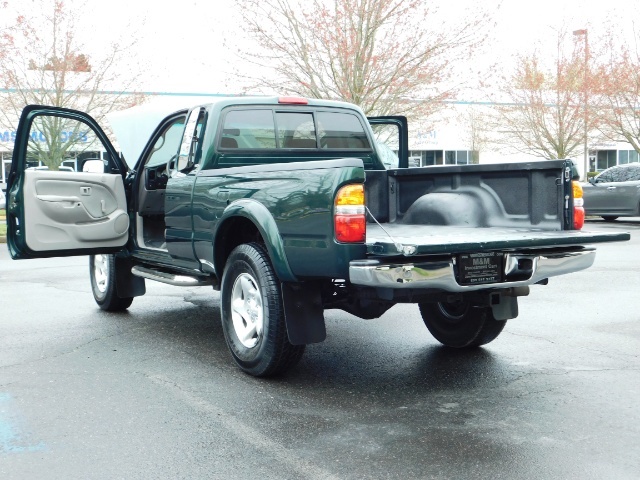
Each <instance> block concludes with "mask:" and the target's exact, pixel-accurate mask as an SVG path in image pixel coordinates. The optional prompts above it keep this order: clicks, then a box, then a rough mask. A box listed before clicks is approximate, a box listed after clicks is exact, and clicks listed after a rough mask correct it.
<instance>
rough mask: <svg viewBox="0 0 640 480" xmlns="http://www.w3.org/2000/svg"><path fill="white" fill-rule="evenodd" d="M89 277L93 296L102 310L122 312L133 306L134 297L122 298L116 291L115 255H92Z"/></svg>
mask: <svg viewBox="0 0 640 480" xmlns="http://www.w3.org/2000/svg"><path fill="white" fill-rule="evenodd" d="M89 277H90V278H91V290H92V291H93V298H94V299H95V301H96V303H97V304H98V306H99V307H100V308H101V309H102V310H106V311H108V312H120V311H123V310H126V309H127V308H129V306H131V303H132V302H133V297H126V298H120V297H118V293H117V291H116V262H115V257H114V256H113V255H91V256H90V257H89Z"/></svg>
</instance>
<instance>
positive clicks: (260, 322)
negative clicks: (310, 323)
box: [220, 243, 305, 377]
mask: <svg viewBox="0 0 640 480" xmlns="http://www.w3.org/2000/svg"><path fill="white" fill-rule="evenodd" d="M220 298H221V302H220V308H221V317H222V328H223V331H224V337H225V340H226V342H227V346H228V347H229V350H230V351H231V355H232V356H233V359H234V360H235V362H236V363H237V364H238V366H239V367H240V368H241V369H242V370H244V371H245V372H247V373H249V374H251V375H254V376H256V377H266V376H270V375H276V374H279V373H282V372H284V371H286V370H288V369H290V368H291V367H293V366H294V365H295V364H296V363H298V361H299V360H300V358H301V357H302V354H303V353H304V348H305V346H304V345H292V344H291V343H290V342H289V337H288V335H287V328H286V325H285V319H284V308H283V306H282V293H281V290H280V282H279V281H278V278H277V277H276V275H275V272H274V271H273V267H272V266H271V261H270V259H269V254H268V253H267V251H266V249H265V247H264V246H263V245H261V244H258V243H249V244H245V245H240V246H238V247H236V248H235V249H234V250H233V251H232V252H231V255H229V259H228V260H227V264H226V266H225V269H224V274H223V276H222V285H221V292H220Z"/></svg>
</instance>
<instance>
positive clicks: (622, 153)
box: [618, 150, 639, 165]
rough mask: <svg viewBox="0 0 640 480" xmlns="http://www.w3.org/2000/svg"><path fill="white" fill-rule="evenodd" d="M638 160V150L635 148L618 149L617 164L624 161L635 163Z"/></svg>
mask: <svg viewBox="0 0 640 480" xmlns="http://www.w3.org/2000/svg"><path fill="white" fill-rule="evenodd" d="M638 161H639V159H638V152H636V151H635V150H619V151H618V164H620V165H624V164H625V163H636V162H638Z"/></svg>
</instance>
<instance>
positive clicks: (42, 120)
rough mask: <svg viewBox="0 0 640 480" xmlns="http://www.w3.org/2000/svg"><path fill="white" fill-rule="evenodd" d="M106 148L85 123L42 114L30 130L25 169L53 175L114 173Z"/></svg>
mask: <svg viewBox="0 0 640 480" xmlns="http://www.w3.org/2000/svg"><path fill="white" fill-rule="evenodd" d="M103 151H105V147H104V146H103V145H102V142H101V141H100V140H99V139H98V137H97V136H96V134H95V132H94V131H93V130H92V129H91V127H89V126H88V125H87V124H85V123H84V122H81V121H79V120H75V119H71V118H66V117H62V116H50V115H39V116H37V117H35V118H34V119H33V122H32V123H31V127H30V130H29V140H28V143H27V149H26V159H25V160H26V162H25V167H24V168H25V169H27V170H48V171H51V172H83V171H84V172H96V173H98V172H100V173H101V172H111V171H112V170H113V169H114V168H116V167H115V164H112V162H111V161H110V160H105V161H103V160H102V159H101V158H102V156H103V154H102V152H103Z"/></svg>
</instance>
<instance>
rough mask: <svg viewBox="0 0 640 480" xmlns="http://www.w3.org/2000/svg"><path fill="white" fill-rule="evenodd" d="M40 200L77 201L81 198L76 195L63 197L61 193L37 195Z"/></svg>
mask: <svg viewBox="0 0 640 480" xmlns="http://www.w3.org/2000/svg"><path fill="white" fill-rule="evenodd" d="M36 198H37V199H38V200H42V201H43V202H68V203H76V202H79V201H80V199H79V198H78V197H75V196H69V197H63V196H61V195H36Z"/></svg>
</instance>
